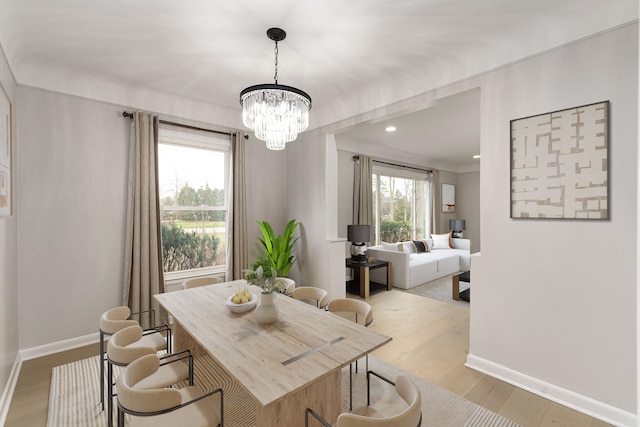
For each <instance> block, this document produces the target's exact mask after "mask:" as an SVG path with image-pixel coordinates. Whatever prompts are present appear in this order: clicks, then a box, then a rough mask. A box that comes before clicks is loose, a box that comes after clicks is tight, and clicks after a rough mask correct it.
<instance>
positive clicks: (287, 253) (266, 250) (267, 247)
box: [254, 219, 300, 277]
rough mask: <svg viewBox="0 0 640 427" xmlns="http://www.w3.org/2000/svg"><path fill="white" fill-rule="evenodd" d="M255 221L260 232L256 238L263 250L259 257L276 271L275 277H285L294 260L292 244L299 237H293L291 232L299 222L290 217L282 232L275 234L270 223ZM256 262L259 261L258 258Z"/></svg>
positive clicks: (293, 231)
mask: <svg viewBox="0 0 640 427" xmlns="http://www.w3.org/2000/svg"><path fill="white" fill-rule="evenodd" d="M256 222H257V223H258V226H259V227H260V231H261V232H262V238H258V240H259V241H260V244H261V245H262V250H263V251H262V257H261V258H263V259H267V260H269V262H270V263H271V268H273V269H275V271H276V276H277V277H287V275H288V274H289V270H291V267H292V266H293V264H294V263H295V262H296V257H295V256H294V255H293V254H292V252H293V245H294V244H295V243H296V242H297V241H298V239H299V238H300V237H296V238H295V239H294V238H293V234H294V233H295V231H296V228H297V227H298V224H299V223H298V222H296V220H295V219H292V220H291V221H289V222H288V223H287V225H286V226H285V228H284V231H283V233H282V234H279V235H277V236H276V235H275V233H274V232H273V228H272V227H271V224H269V223H268V222H267V221H256ZM257 262H260V260H258V261H257ZM254 265H255V263H254Z"/></svg>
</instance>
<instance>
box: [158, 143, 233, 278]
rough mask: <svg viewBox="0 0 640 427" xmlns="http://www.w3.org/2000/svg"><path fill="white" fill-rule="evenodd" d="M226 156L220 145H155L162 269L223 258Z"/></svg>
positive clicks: (210, 264) (192, 266)
mask: <svg viewBox="0 0 640 427" xmlns="http://www.w3.org/2000/svg"><path fill="white" fill-rule="evenodd" d="M173 133H175V131H174V132H173ZM201 138H202V137H200V139H201ZM160 140H161V141H162V130H161V137H160ZM200 145H202V143H201V141H200ZM226 162H227V154H226V152H224V151H218V150H213V149H205V148H200V147H193V146H188V145H175V144H166V143H160V144H159V145H158V175H159V189H160V219H161V231H162V255H163V256H162V263H163V268H164V271H165V272H175V271H184V270H193V269H200V268H208V267H215V266H224V265H225V264H226V215H227V208H226V196H225V194H226V191H225V184H226V180H225V176H226V170H227V168H226Z"/></svg>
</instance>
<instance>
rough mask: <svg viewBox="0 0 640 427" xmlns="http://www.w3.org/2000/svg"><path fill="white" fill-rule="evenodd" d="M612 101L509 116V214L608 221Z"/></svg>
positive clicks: (517, 216)
mask: <svg viewBox="0 0 640 427" xmlns="http://www.w3.org/2000/svg"><path fill="white" fill-rule="evenodd" d="M608 154H609V101H604V102H599V103H596V104H589V105H583V106H580V107H575V108H569V109H566V110H560V111H554V112H552V113H546V114H539V115H536V116H531V117H525V118H521V119H515V120H511V218H567V219H609V197H608V195H609V160H608V159H609V155H608Z"/></svg>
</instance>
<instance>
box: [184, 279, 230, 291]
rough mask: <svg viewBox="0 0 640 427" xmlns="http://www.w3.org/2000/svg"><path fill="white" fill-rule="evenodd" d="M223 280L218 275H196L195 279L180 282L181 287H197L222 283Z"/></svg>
mask: <svg viewBox="0 0 640 427" xmlns="http://www.w3.org/2000/svg"><path fill="white" fill-rule="evenodd" d="M222 282H223V280H222V279H220V278H219V277H197V278H195V279H187V280H185V281H184V282H182V289H191V288H197V287H199V286H207V285H215V284H217V283H222Z"/></svg>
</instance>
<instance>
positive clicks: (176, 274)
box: [158, 123, 232, 285]
mask: <svg viewBox="0 0 640 427" xmlns="http://www.w3.org/2000/svg"><path fill="white" fill-rule="evenodd" d="M160 145H173V146H178V147H185V148H193V149H202V150H210V151H215V152H222V153H224V188H223V192H224V204H223V206H210V207H209V208H210V209H206V210H207V211H226V215H225V250H226V247H227V243H226V242H228V240H229V226H228V224H229V198H230V197H229V196H230V194H231V192H232V188H231V187H230V186H231V182H232V181H231V179H230V176H229V175H230V174H229V172H230V170H231V148H232V147H231V135H227V134H224V133H221V132H215V131H206V130H198V129H193V128H190V127H181V126H176V125H169V124H162V123H161V124H160V126H159V127H158V146H160ZM159 163H160V159H159V158H158V170H159V169H160V166H159ZM159 180H160V178H159V177H158V189H159V188H160V181H159ZM175 196H177V195H175ZM160 200H161V196H160V195H159V201H160ZM177 206H178V205H174V206H169V207H177ZM181 207H182V206H181ZM160 209H161V211H165V210H166V211H176V210H180V209H165V207H164V206H162V207H161V208H160ZM182 210H203V209H202V207H201V206H196V207H193V208H191V209H182ZM227 265H228V260H225V264H223V265H216V266H212V267H202V268H194V269H190V270H180V271H169V272H165V271H163V274H164V281H165V285H173V284H177V283H182V282H183V281H184V280H186V279H190V278H195V277H200V276H211V275H214V276H220V277H224V276H225V274H226V271H227ZM163 270H164V269H163Z"/></svg>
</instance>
